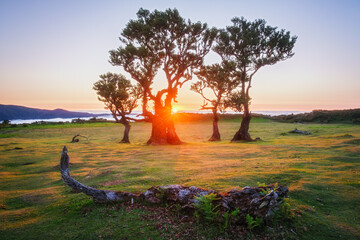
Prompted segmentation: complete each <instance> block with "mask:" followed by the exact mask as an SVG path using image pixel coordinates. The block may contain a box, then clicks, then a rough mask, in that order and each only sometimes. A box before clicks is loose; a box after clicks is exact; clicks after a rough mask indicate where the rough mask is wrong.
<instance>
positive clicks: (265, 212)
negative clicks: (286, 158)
mask: <svg viewBox="0 0 360 240" xmlns="http://www.w3.org/2000/svg"><path fill="white" fill-rule="evenodd" d="M67 153H68V151H67V148H66V147H64V148H63V151H62V155H61V160H60V168H61V176H62V179H63V181H64V182H65V183H66V184H67V185H68V186H70V187H71V188H72V189H73V190H74V191H76V192H83V193H85V194H86V195H89V196H91V197H93V199H94V201H95V202H117V201H134V200H135V199H136V200H139V201H146V202H150V203H154V204H156V203H161V202H162V203H164V202H165V203H170V204H179V205H180V206H181V208H182V210H183V211H184V212H186V214H192V213H193V212H194V211H195V208H196V207H195V204H196V203H197V202H198V200H197V199H196V197H198V196H201V195H208V194H210V193H213V194H216V196H217V198H218V200H216V201H214V202H213V205H214V206H219V210H220V211H221V212H227V211H232V210H235V209H237V208H238V209H239V210H240V213H239V215H240V219H244V221H245V216H246V215H247V214H250V215H251V216H253V217H255V216H256V217H262V218H264V219H267V218H269V217H270V216H271V215H272V214H273V212H274V211H276V210H277V208H278V206H279V205H280V204H281V202H282V198H283V197H286V195H287V193H288V188H287V187H285V186H277V187H274V185H268V186H266V187H244V188H242V189H234V190H231V191H229V192H227V193H218V192H216V191H214V190H209V189H203V188H198V187H194V186H192V187H187V186H182V185H166V186H153V187H151V188H149V189H148V190H147V191H145V192H144V193H141V194H134V193H129V192H121V191H110V190H99V189H95V188H92V187H89V186H86V185H84V184H82V183H79V182H78V181H76V180H75V179H73V178H72V177H71V176H70V164H69V156H68V154H67Z"/></svg>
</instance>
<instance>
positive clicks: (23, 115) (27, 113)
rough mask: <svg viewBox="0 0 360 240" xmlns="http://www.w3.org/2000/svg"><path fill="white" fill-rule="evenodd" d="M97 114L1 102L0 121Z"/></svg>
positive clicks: (93, 115) (91, 115)
mask: <svg viewBox="0 0 360 240" xmlns="http://www.w3.org/2000/svg"><path fill="white" fill-rule="evenodd" d="M97 116H99V114H91V113H84V112H70V111H67V110H64V109H55V110H44V109H37V108H28V107H23V106H16V105H3V104H0V121H3V120H15V119H50V118H81V117H97Z"/></svg>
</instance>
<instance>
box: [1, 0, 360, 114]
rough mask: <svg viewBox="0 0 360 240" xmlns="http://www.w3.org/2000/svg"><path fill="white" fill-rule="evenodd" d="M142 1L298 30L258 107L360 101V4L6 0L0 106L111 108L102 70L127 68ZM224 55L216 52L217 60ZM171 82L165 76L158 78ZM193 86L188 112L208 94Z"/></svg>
mask: <svg viewBox="0 0 360 240" xmlns="http://www.w3.org/2000/svg"><path fill="white" fill-rule="evenodd" d="M140 7H143V8H146V9H149V10H151V11H152V10H154V9H158V10H165V9H166V8H177V9H178V10H179V12H180V14H181V16H182V17H184V18H186V19H188V18H189V19H191V20H192V21H193V22H195V21H201V22H206V23H208V25H209V26H210V27H212V26H215V27H218V28H224V27H225V26H227V25H230V24H231V21H230V20H231V18H233V17H235V16H238V17H241V16H244V17H245V18H246V19H248V20H255V19H257V18H262V19H265V20H266V21H267V23H268V24H269V25H271V26H277V27H279V28H284V29H286V30H288V31H290V32H291V34H292V35H297V36H298V40H297V43H296V44H295V48H294V52H295V56H294V57H293V58H291V59H289V60H286V61H284V62H279V63H277V64H276V65H273V66H267V67H264V68H262V69H261V70H259V72H258V73H257V74H256V75H255V76H254V80H253V87H252V89H251V96H252V98H253V100H252V106H251V108H252V110H257V111H260V110H299V111H309V110H313V109H344V108H359V107H360V43H359V42H360V26H359V25H360V1H357V0H353V1H351V0H347V1H341V0H337V1H332V0H327V1H288V0H287V1H286V0H284V1H269V0H264V1H239V0H234V1H226V0H222V1H211V0H207V1H203V0H201V1H194V0H191V1H189V0H181V1H175V0H172V1H170V0H167V1H165V0H164V1H154V0H153V1H129V0H127V1H120V0H119V1H95V0H94V1H88V0H87V1H85V0H84V1H81V0H78V1H70V0H69V1H45V0H44V1H36V0H34V1H25V0H24V1H19V0H11V1H10V0H8V1H6V0H0V104H14V105H23V106H28V107H35V108H44V109H54V108H65V109H68V110H90V109H91V110H96V109H98V110H101V109H103V103H101V102H99V101H98V100H97V97H96V94H95V91H94V90H92V85H93V83H94V82H96V81H97V80H98V77H99V75H100V74H103V73H106V72H109V71H110V72H115V73H123V74H125V75H126V76H129V75H128V74H126V73H125V72H123V71H122V69H121V68H120V67H113V66H111V64H110V63H108V59H109V54H108V52H109V50H111V49H115V48H117V47H118V46H119V45H120V42H119V40H118V37H119V36H120V32H121V30H122V29H123V28H124V27H125V25H126V23H127V22H128V21H129V20H130V19H135V18H136V12H137V11H138V10H139V8H140ZM218 60H219V58H218V57H217V55H216V54H214V53H212V54H209V56H207V58H206V62H207V63H214V62H216V61H218ZM155 82H156V84H155V89H157V88H160V87H162V86H163V85H164V75H163V74H159V76H158V77H157V78H156V80H155ZM190 84H191V83H188V84H185V85H184V86H183V88H182V89H181V91H180V92H179V98H178V103H177V104H176V105H177V108H179V110H197V109H199V106H200V105H201V104H202V103H203V100H202V98H201V97H200V96H199V95H197V94H196V93H194V92H191V91H190V90H189V88H190Z"/></svg>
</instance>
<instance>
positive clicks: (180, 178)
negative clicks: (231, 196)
mask: <svg viewBox="0 0 360 240" xmlns="http://www.w3.org/2000/svg"><path fill="white" fill-rule="evenodd" d="M239 124H240V119H239V120H226V121H220V123H219V127H220V132H221V134H222V139H223V140H222V141H221V142H216V143H214V142H207V139H208V138H209V137H210V136H211V129H212V123H211V121H198V122H186V123H185V122H184V123H177V124H176V129H177V133H178V135H179V137H180V138H181V140H183V141H184V142H186V143H185V144H183V145H178V146H147V145H145V142H146V141H147V139H148V138H149V136H150V133H151V125H150V124H148V123H134V124H132V128H131V132H130V141H131V144H130V145H128V144H120V143H119V141H120V140H121V138H122V133H123V128H122V125H120V124H113V123H91V124H90V123H85V124H64V125H49V126H37V127H34V126H29V127H16V128H3V129H1V130H0V239H60V238H61V239H170V238H172V239H179V238H185V239H217V238H221V239H226V238H230V239H233V238H234V236H233V235H232V233H231V232H229V230H227V229H224V228H223V227H222V226H219V225H216V224H206V223H202V222H195V223H187V222H183V221H181V216H179V214H178V213H177V212H176V211H174V212H171V211H170V212H167V211H165V212H164V209H159V208H157V207H154V206H138V207H132V206H129V205H126V204H107V205H104V204H95V203H93V201H92V199H91V198H89V197H87V196H85V195H84V194H77V193H72V192H71V190H70V188H69V187H67V186H65V185H64V183H63V182H62V180H61V175H60V171H59V160H60V154H61V150H62V147H63V146H64V145H66V146H67V147H68V150H69V156H70V163H71V174H72V176H73V177H74V178H75V179H77V180H78V181H80V182H81V183H84V184H86V185H90V186H94V187H97V188H101V189H112V190H121V191H131V192H140V191H144V190H146V189H147V188H149V187H151V186H153V185H166V184H183V185H188V186H192V185H196V186H198V187H203V188H210V189H214V190H217V191H220V192H226V191H229V190H231V189H233V188H235V187H244V186H257V185H258V183H266V184H269V183H276V182H278V183H279V184H281V185H287V186H288V187H289V189H290V193H289V199H288V200H287V202H288V203H289V204H290V206H291V209H292V210H291V211H292V212H293V214H294V215H295V218H294V220H293V221H288V220H281V219H280V220H279V219H278V220H277V221H274V222H273V223H271V224H270V225H269V226H266V227H262V228H260V229H258V230H257V231H256V232H255V233H254V234H255V235H257V236H258V239H259V238H260V239H261V238H265V237H266V236H269V238H273V239H359V238H360V174H359V173H360V126H359V125H351V124H293V123H278V122H274V121H271V120H267V119H261V118H258V119H257V118H254V119H253V120H252V123H251V129H250V133H251V135H252V137H254V138H255V137H260V138H261V139H262V140H261V141H257V142H251V143H230V142H229V141H230V139H231V137H232V136H233V134H234V133H235V131H236V130H237V129H238V127H239ZM295 127H296V128H298V129H299V130H306V131H310V132H311V133H312V134H311V135H308V136H305V135H296V134H295V135H294V134H290V133H287V132H289V131H290V130H293V129H294V128H295ZM76 134H81V135H84V136H87V137H89V139H88V140H86V139H83V138H81V139H80V142H78V143H70V141H71V139H72V137H73V136H74V135H76ZM166 207H168V206H164V208H166ZM159 214H160V215H163V217H166V221H164V220H163V219H159V218H158V215H159ZM168 214H170V215H169V216H168ZM171 214H173V215H171ZM186 234H187V235H186ZM249 236H250V235H248V237H249ZM238 237H239V238H240V239H241V238H242V237H244V236H238Z"/></svg>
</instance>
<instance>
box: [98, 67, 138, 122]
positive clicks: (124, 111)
mask: <svg viewBox="0 0 360 240" xmlns="http://www.w3.org/2000/svg"><path fill="white" fill-rule="evenodd" d="M93 89H94V90H95V91H96V93H97V94H98V99H99V100H100V101H102V102H104V104H105V109H108V110H110V112H111V113H112V115H113V117H114V119H115V120H116V122H124V121H126V120H127V119H130V118H129V117H127V116H126V115H129V114H130V113H131V112H132V110H133V109H134V108H136V107H137V101H138V99H139V97H140V96H141V88H140V87H139V86H133V85H132V84H131V82H130V81H129V80H128V79H126V77H125V76H123V75H121V74H115V73H110V72H109V73H106V74H103V75H100V80H98V81H97V82H96V83H94V87H93ZM119 117H120V118H119Z"/></svg>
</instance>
